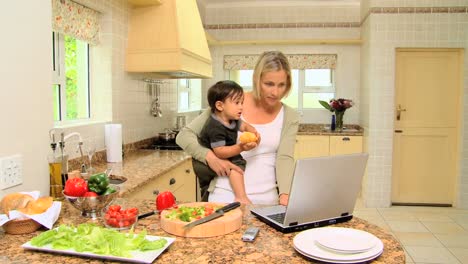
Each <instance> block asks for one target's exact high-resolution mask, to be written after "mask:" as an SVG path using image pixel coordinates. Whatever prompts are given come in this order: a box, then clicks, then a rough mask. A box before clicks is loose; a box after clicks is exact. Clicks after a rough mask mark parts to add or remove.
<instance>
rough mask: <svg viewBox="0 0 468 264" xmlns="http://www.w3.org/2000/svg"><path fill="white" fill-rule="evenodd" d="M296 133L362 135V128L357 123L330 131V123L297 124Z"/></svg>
mask: <svg viewBox="0 0 468 264" xmlns="http://www.w3.org/2000/svg"><path fill="white" fill-rule="evenodd" d="M297 134H298V135H324V136H362V135H363V134H364V129H363V128H362V127H361V126H359V125H345V126H344V128H343V130H342V131H337V130H335V131H331V130H330V124H328V125H326V124H299V131H298V132H297Z"/></svg>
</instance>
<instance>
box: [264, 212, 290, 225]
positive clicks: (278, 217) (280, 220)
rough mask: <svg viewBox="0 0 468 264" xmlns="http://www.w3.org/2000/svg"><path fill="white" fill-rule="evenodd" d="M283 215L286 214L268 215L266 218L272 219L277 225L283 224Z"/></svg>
mask: <svg viewBox="0 0 468 264" xmlns="http://www.w3.org/2000/svg"><path fill="white" fill-rule="evenodd" d="M285 215H286V213H279V214H272V215H268V217H269V218H271V219H273V220H274V221H276V222H278V223H283V222H284V216H285Z"/></svg>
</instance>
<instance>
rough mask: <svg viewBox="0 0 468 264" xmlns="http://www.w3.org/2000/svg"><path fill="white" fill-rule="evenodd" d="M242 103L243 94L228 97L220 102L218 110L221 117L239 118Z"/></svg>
mask: <svg viewBox="0 0 468 264" xmlns="http://www.w3.org/2000/svg"><path fill="white" fill-rule="evenodd" d="M243 104H244V96H243V95H242V96H237V97H228V98H226V100H224V102H221V104H220V106H221V107H218V110H219V111H220V112H221V114H222V115H223V117H224V118H225V119H228V120H239V119H240V117H241V114H242V108H243Z"/></svg>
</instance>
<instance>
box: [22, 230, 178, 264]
mask: <svg viewBox="0 0 468 264" xmlns="http://www.w3.org/2000/svg"><path fill="white" fill-rule="evenodd" d="M160 238H165V239H166V240H167V243H166V245H164V247H163V248H160V249H157V250H148V251H139V250H133V251H130V254H131V255H132V256H133V257H131V258H126V257H118V256H112V255H99V254H94V253H91V252H77V251H75V250H58V249H53V248H52V246H51V245H50V244H49V245H45V246H43V247H36V246H33V245H31V241H29V242H27V243H24V244H23V245H22V247H23V248H26V249H31V250H39V251H46V252H52V253H62V254H69V255H76V256H82V257H91V258H100V259H107V260H119V261H125V262H136V263H153V261H154V260H155V259H156V258H157V257H158V256H159V255H161V253H162V252H163V251H164V250H166V248H168V247H169V246H170V245H171V244H172V243H173V242H174V241H175V238H173V237H159V236H149V235H148V236H146V239H148V240H150V241H153V240H156V239H160Z"/></svg>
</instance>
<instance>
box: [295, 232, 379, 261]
mask: <svg viewBox="0 0 468 264" xmlns="http://www.w3.org/2000/svg"><path fill="white" fill-rule="evenodd" d="M293 243H294V248H295V249H296V250H297V251H298V252H299V253H300V254H302V255H304V256H306V257H309V258H312V259H316V260H319V261H324V262H333V263H358V262H363V261H368V260H372V259H374V258H376V257H378V256H380V254H382V252H383V248H384V246H383V243H382V241H381V240H380V239H378V238H377V237H376V236H374V235H372V234H370V233H367V232H365V231H362V230H357V229H351V228H343V227H322V228H315V229H309V230H306V231H303V232H301V233H299V234H297V235H296V236H295V237H294V241H293Z"/></svg>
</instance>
